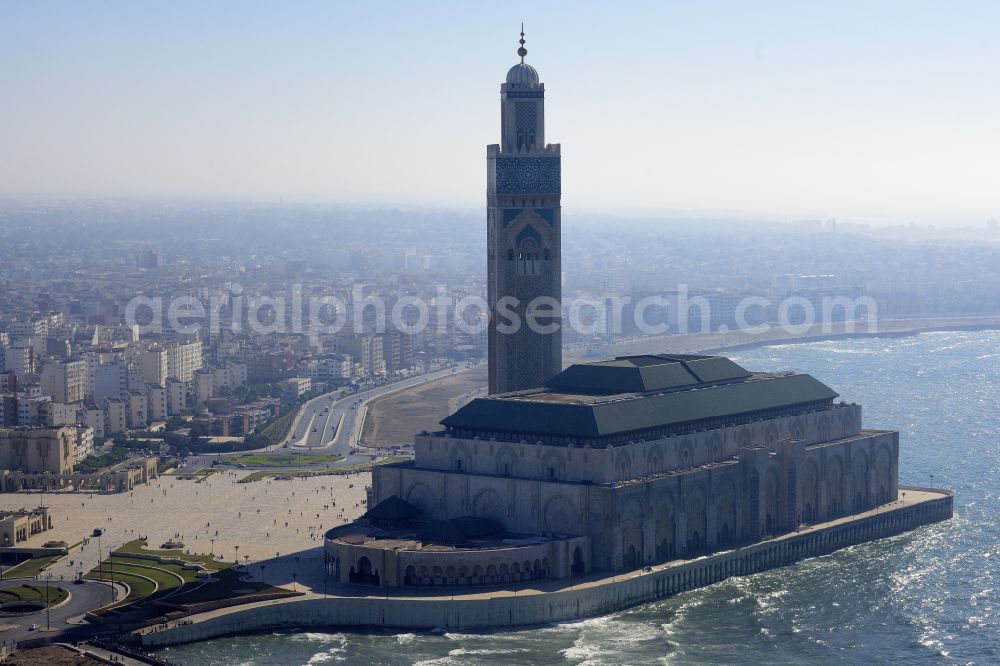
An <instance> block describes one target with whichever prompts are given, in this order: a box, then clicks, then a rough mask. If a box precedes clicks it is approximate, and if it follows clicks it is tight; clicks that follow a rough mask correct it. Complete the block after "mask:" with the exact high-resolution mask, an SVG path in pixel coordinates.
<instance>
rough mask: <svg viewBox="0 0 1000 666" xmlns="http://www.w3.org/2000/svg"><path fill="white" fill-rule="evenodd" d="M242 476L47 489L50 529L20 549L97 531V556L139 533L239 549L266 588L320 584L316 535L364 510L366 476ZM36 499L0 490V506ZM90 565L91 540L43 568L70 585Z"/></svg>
mask: <svg viewBox="0 0 1000 666" xmlns="http://www.w3.org/2000/svg"><path fill="white" fill-rule="evenodd" d="M246 474H247V472H245V471H242V470H241V471H239V472H230V471H223V472H219V473H216V474H214V475H212V476H211V477H209V478H208V480H207V481H204V482H202V483H196V482H194V481H186V480H180V479H177V478H175V477H173V476H170V475H167V476H163V477H160V478H159V479H157V480H154V481H153V482H151V483H150V484H149V485H146V486H139V487H137V488H136V489H135V490H134V491H132V492H130V493H120V494H113V495H99V494H94V495H91V494H88V493H75V492H62V493H46V494H45V503H46V504H47V505H48V506H50V507H52V508H53V514H54V517H55V518H54V527H53V529H52V530H49V531H47V532H43V533H41V534H37V535H35V536H34V537H32V538H31V539H30V540H29V541H28V545H29V546H41V545H42V544H43V543H45V542H46V541H51V540H63V541H66V542H67V543H69V544H75V543H77V542H79V541H81V540H82V539H84V538H85V537H89V535H90V534H91V533H92V532H93V530H94V528H101V529H102V530H104V534H103V536H102V537H101V539H100V546H101V554H102V555H103V556H104V557H107V554H108V552H109V550H113V549H114V548H118V547H120V546H121V545H122V544H124V543H125V542H127V541H130V540H132V539H135V538H138V537H139V536H140V535H144V536H148V538H149V544H150V546H151V547H153V548H157V547H159V545H160V544H161V543H164V542H165V541H168V540H170V539H180V540H181V541H183V542H184V543H185V548H186V549H187V550H190V551H191V552H192V553H213V552H214V553H215V554H217V555H218V554H221V555H223V556H224V557H225V558H226V559H227V560H229V561H233V560H234V559H235V558H236V546H239V559H240V562H241V563H242V562H244V561H245V556H247V555H249V556H250V562H251V573H252V574H253V576H254V577H255V578H257V577H258V576H259V575H260V568H259V565H255V564H254V563H256V562H260V561H261V560H263V561H264V566H265V570H264V575H265V579H266V580H267V581H268V582H272V583H276V584H285V583H290V582H292V573H293V572H297V573H298V576H299V582H300V583H303V584H306V585H313V586H316V585H317V584H318V585H322V572H323V566H322V550H321V547H322V544H323V531H324V530H327V529H329V528H331V527H333V526H335V525H339V524H343V522H344V521H345V519H346V520H351V519H354V518H356V517H357V516H359V515H360V514H361V513H363V512H364V510H365V507H364V506H363V505H362V504H361V502H362V500H363V499H364V497H365V486H366V485H367V484H368V483H369V482H370V474H369V473H367V472H364V473H361V474H352V475H349V476H320V477H313V478H308V479H294V480H291V481H275V480H271V481H268V480H263V481H257V482H254V483H237V480H238V479H240V478H242V477H244V476H246ZM352 486H353V487H352ZM38 499H39V496H38V495H25V494H3V495H0V509H8V510H9V509H15V508H16V509H19V508H21V507H23V506H26V505H32V504H34V503H37V501H38ZM334 503H335V505H334ZM356 505H357V506H356ZM213 540H214V542H213ZM276 553H278V554H280V555H278V556H276ZM296 557H298V558H299V560H298V562H296V560H295V558H296ZM313 560H316V561H313ZM71 562H72V564H71ZM97 562H98V540H97V539H96V538H91V539H90V541H89V543H88V544H86V545H84V546H82V547H79V548H74V549H73V550H72V552H71V553H70V554H69V555H68V556H66V557H64V558H62V559H61V560H59V561H57V562H56V563H55V564H54V565H53V566H52V567H50V568H49V569H48V570H47V572H48V573H52V574H53V576H54V578H55V579H56V580H58V578H59V576H63V577H64V578H65V579H66V580H71V579H72V578H73V576H74V575H75V573H76V572H77V571H89V570H90V569H92V568H94V567H95V566H97Z"/></svg>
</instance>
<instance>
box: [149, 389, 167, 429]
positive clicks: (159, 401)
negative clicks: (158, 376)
mask: <svg viewBox="0 0 1000 666" xmlns="http://www.w3.org/2000/svg"><path fill="white" fill-rule="evenodd" d="M147 398H148V400H149V418H150V419H152V420H153V421H165V420H166V419H167V416H168V411H167V389H166V388H165V387H163V386H150V387H149V394H148V395H147Z"/></svg>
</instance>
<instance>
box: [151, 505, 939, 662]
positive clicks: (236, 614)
mask: <svg viewBox="0 0 1000 666" xmlns="http://www.w3.org/2000/svg"><path fill="white" fill-rule="evenodd" d="M900 492H901V494H902V495H903V496H904V500H903V501H897V502H893V503H891V504H888V505H884V506H882V507H879V508H878V509H877V510H872V511H868V512H865V513H863V514H858V515H857V516H853V517H845V518H840V519H837V520H834V521H831V522H829V523H823V524H820V525H814V526H810V527H807V528H804V529H802V530H801V531H799V532H790V533H788V534H783V535H780V536H777V537H774V538H772V539H769V540H767V541H761V542H757V543H754V544H750V545H746V546H743V547H739V548H735V549H733V550H727V551H722V552H718V553H714V554H712V555H706V556H704V557H699V558H696V559H693V560H679V561H673V562H667V563H663V564H659V565H655V566H653V567H651V568H650V570H646V571H643V570H639V571H633V572H629V573H626V574H623V575H619V576H614V577H607V578H603V579H600V580H593V579H588V580H586V581H581V582H580V583H579V584H578V585H575V586H572V587H563V588H561V589H553V590H536V589H526V590H522V591H521V592H520V594H518V593H516V592H514V593H512V592H511V591H510V590H502V591H492V592H490V591H478V590H477V591H474V592H472V593H466V591H463V590H461V589H459V594H458V595H456V596H455V597H452V596H451V595H450V594H448V595H440V596H398V593H396V595H394V596H392V597H389V598H386V597H384V596H364V597H359V596H333V595H331V596H329V597H322V596H313V597H309V598H302V599H291V600H278V601H270V602H263V603H260V604H253V605H249V606H246V607H236V608H230V609H224V610H221V611H215V612H211V613H204V614H202V615H196V616H191V617H189V618H186V620H187V621H186V622H185V623H183V624H179V625H177V626H171V627H170V628H167V629H162V630H160V631H154V632H149V633H142V634H141V635H140V638H141V641H142V644H143V646H144V647H146V648H158V647H164V646H167V645H175V644H179V643H189V642H194V641H200V640H206V639H209V638H215V637H218V636H225V635H231V634H242V633H249V632H254V631H272V630H276V629H287V628H292V627H319V626H327V627H331V626H340V627H392V628H401V629H432V628H436V627H442V628H447V629H454V628H496V627H514V626H525V625H538V624H547V623H551V622H563V621H572V620H579V619H583V618H587V617H593V616H598V615H606V614H609V613H614V612H617V611H620V610H622V609H625V608H628V607H630V606H635V605H638V604H643V603H648V602H651V601H655V600H657V599H663V598H666V597H669V596H672V595H674V594H678V593H681V592H686V591H688V590H693V589H696V588H699V587H703V586H705V585H711V584H712V583H717V582H720V581H722V580H725V579H726V578H729V577H731V576H745V575H749V574H753V573H758V572H761V571H767V570H769V569H774V568H777V567H782V566H786V565H789V564H793V563H795V562H798V561H800V560H803V559H807V558H810V557H817V556H820V555H826V554H829V553H832V552H833V551H836V550H839V549H841V548H846V547H848V546H853V545H857V544H861V543H866V542H869V541H874V540H877V539H882V538H885V537H890V536H895V535H898V534H902V533H904V532H907V531H910V530H913V529H915V528H917V527H920V526H922V525H928V524H931V523H935V522H939V521H943V520H947V519H948V518H950V517H951V516H952V510H953V509H952V504H953V502H952V500H953V498H952V494H951V493H950V492H948V491H944V490H932V489H924V488H903V487H901V488H900ZM905 495H909V497H905Z"/></svg>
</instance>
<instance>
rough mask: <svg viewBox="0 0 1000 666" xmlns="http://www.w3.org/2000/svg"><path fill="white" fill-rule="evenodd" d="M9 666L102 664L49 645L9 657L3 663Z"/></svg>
mask: <svg viewBox="0 0 1000 666" xmlns="http://www.w3.org/2000/svg"><path fill="white" fill-rule="evenodd" d="M3 663H4V664H9V665H10V666H39V664H46V665H47V666H91V665H93V666H101V665H102V664H103V663H104V662H103V661H98V660H97V659H92V658H90V657H85V656H83V655H82V654H77V653H75V652H71V651H70V650H67V649H66V648H61V647H58V646H53V645H50V646H48V647H42V648H35V649H33V650H25V651H24V652H18V653H16V654H13V655H11V656H10V657H8V658H7V659H6V661H4V662H3Z"/></svg>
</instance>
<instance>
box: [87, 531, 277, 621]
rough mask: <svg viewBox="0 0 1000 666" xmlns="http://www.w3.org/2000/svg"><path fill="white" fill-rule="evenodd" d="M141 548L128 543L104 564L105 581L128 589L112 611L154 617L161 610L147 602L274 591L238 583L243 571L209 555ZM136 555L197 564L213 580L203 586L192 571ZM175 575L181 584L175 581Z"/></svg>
mask: <svg viewBox="0 0 1000 666" xmlns="http://www.w3.org/2000/svg"><path fill="white" fill-rule="evenodd" d="M142 546H143V543H142V542H141V541H138V540H136V541H130V542H128V543H126V544H125V545H123V546H122V547H121V548H119V549H118V550H116V551H115V552H114V554H113V555H112V556H111V557H110V558H108V559H107V560H105V561H104V565H103V568H104V579H105V580H110V579H111V578H112V576H113V577H114V580H116V581H122V582H124V583H127V584H128V585H129V586H130V587H131V588H132V591H131V592H130V594H129V596H128V597H127V598H126V599H124V600H122V601H120V602H119V603H118V604H116V605H115V607H114V608H115V609H116V610H121V609H122V607H123V606H127V605H128V606H130V607H131V608H135V609H136V610H143V611H145V612H147V613H148V614H149V616H150V617H156V616H159V615H160V614H162V613H163V609H162V608H159V607H157V606H155V605H152V604H151V603H150V602H154V601H158V600H161V599H164V597H166V601H169V602H171V603H178V604H186V603H198V602H202V601H213V600H216V599H226V598H229V597H238V596H241V595H243V594H247V593H246V592H239V593H237V592H236V590H250V591H252V592H258V591H261V590H271V589H277V588H273V587H272V586H270V585H266V584H262V583H259V582H244V581H241V580H240V577H242V576H245V575H246V574H245V573H244V572H238V571H235V570H234V569H233V568H232V567H233V565H232V563H229V562H220V561H218V560H214V559H212V557H211V556H209V555H187V554H185V553H183V552H178V551H175V550H146V549H145V548H143V547H142ZM136 553H147V554H155V555H165V556H168V557H177V558H180V559H183V560H185V561H187V562H199V563H201V564H202V565H204V566H205V567H206V568H207V569H211V570H212V572H213V573H212V577H213V578H215V579H217V580H216V581H212V582H208V583H206V582H205V581H203V580H202V579H199V578H198V577H197V575H196V573H195V572H194V571H191V570H187V569H184V568H183V567H182V566H181V565H178V564H171V563H161V562H157V561H155V560H147V559H143V558H139V557H134V555H135V554H136ZM130 554H131V555H133V556H130ZM99 575H100V574H99V570H98V569H97V568H95V569H92V570H91V571H90V572H89V573H88V574H87V578H90V579H97V578H98V577H99ZM178 576H180V577H181V579H183V581H181V580H178V578H177V577H178ZM147 579H149V580H147ZM131 608H130V610H131Z"/></svg>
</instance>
